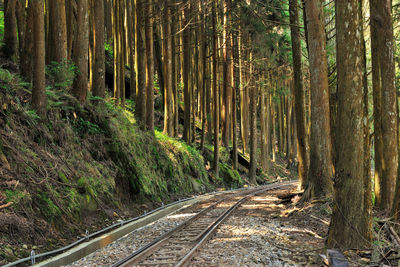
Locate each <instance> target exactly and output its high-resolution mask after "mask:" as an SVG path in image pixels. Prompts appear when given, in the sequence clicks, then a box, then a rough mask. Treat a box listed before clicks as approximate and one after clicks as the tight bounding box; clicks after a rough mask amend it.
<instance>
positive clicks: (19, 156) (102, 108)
mask: <svg viewBox="0 0 400 267" xmlns="http://www.w3.org/2000/svg"><path fill="white" fill-rule="evenodd" d="M28 88H29V85H28V84H25V83H23V82H22V81H21V80H20V79H19V78H18V77H17V76H15V75H12V74H10V73H9V72H7V71H5V70H3V69H0V205H3V204H7V203H12V204H11V205H10V206H8V207H6V208H2V209H0V265H1V264H2V263H5V262H8V261H12V260H15V259H16V258H20V257H23V256H27V255H28V253H29V252H30V248H31V247H32V246H37V247H38V250H39V252H40V251H43V250H45V249H49V248H51V247H53V246H54V247H55V246H60V245H62V244H65V243H67V242H69V241H70V240H71V239H73V238H75V237H76V236H78V235H80V234H82V233H83V232H84V231H85V230H86V229H89V230H92V227H93V229H94V228H96V227H101V226H103V225H106V224H109V223H111V222H112V221H113V220H114V221H115V220H117V219H119V218H121V217H126V216H133V215H136V214H137V213H139V210H140V209H142V210H143V209H146V208H149V209H150V208H152V207H150V206H149V205H151V204H148V203H152V201H168V200H173V199H174V198H176V197H177V196H179V195H185V194H187V193H191V192H194V191H197V192H200V191H206V190H209V189H212V188H213V187H215V186H216V185H217V183H218V181H217V182H216V181H213V180H212V179H211V180H210V179H209V175H208V173H207V171H206V168H205V162H204V159H203V157H202V156H201V155H200V153H199V152H198V151H197V150H196V149H194V148H192V147H189V146H187V145H186V144H185V143H183V142H181V141H179V140H177V139H173V138H170V137H167V136H165V135H163V134H162V133H161V132H159V131H156V132H155V134H152V133H149V132H145V131H142V130H140V129H139V127H138V125H137V124H136V122H135V119H134V116H133V113H132V110H131V109H129V107H130V106H131V105H129V104H131V103H128V105H127V107H128V108H120V107H116V106H115V105H113V103H112V102H111V100H110V101H108V100H103V99H98V98H93V97H89V100H88V102H87V104H86V105H85V106H81V105H79V103H77V102H76V100H75V99H74V98H73V97H71V96H70V95H69V94H68V93H66V92H65V90H56V89H51V88H49V89H48V90H47V96H48V114H47V117H46V118H39V117H38V116H37V115H36V113H35V112H34V111H33V110H31V109H30V105H29V102H30V91H29V90H28ZM239 178H240V177H239ZM239 178H237V179H239ZM227 181H229V179H228V180H227ZM238 181H239V180H238ZM219 182H220V185H223V184H224V183H223V180H220V181H219ZM235 183H236V181H235ZM237 185H239V184H237ZM146 203H147V204H146ZM139 205H142V206H143V205H147V206H146V207H141V206H139ZM16 247H19V248H20V249H15V248H16Z"/></svg>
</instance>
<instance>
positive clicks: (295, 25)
mask: <svg viewBox="0 0 400 267" xmlns="http://www.w3.org/2000/svg"><path fill="white" fill-rule="evenodd" d="M289 9H290V10H289V13H290V25H291V26H290V32H291V37H292V54H293V79H294V102H295V104H294V108H295V113H296V115H295V116H296V130H297V161H298V173H299V186H300V188H302V189H304V188H305V187H306V185H307V172H308V166H309V162H308V155H307V148H308V137H307V125H306V100H305V90H304V86H303V71H302V68H303V67H302V62H301V57H302V55H301V41H300V30H299V13H298V4H297V0H290V1H289Z"/></svg>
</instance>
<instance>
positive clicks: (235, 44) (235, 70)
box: [231, 31, 240, 170]
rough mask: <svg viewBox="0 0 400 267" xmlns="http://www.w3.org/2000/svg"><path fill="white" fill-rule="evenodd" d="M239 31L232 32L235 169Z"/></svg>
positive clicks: (235, 155)
mask: <svg viewBox="0 0 400 267" xmlns="http://www.w3.org/2000/svg"><path fill="white" fill-rule="evenodd" d="M238 34H239V32H237V31H234V32H233V33H232V53H231V55H232V64H231V66H232V75H233V85H234V87H233V88H232V131H233V135H232V139H233V141H232V146H233V147H232V150H233V152H232V163H233V164H232V165H233V169H235V170H236V169H237V168H238V167H239V166H238V165H239V164H238V136H237V107H238V103H237V100H236V98H237V96H238V92H239V90H240V77H239V75H240V69H239V51H238V50H239V43H238Z"/></svg>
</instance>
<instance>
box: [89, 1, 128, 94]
mask: <svg viewBox="0 0 400 267" xmlns="http://www.w3.org/2000/svg"><path fill="white" fill-rule="evenodd" d="M94 29H95V36H94V49H95V58H94V62H95V63H94V72H93V89H92V93H93V95H94V96H99V97H104V96H105V68H106V67H105V52H104V42H105V40H104V1H95V3H94ZM131 80H132V79H131Z"/></svg>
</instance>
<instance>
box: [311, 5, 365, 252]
mask: <svg viewBox="0 0 400 267" xmlns="http://www.w3.org/2000/svg"><path fill="white" fill-rule="evenodd" d="M359 8H361V7H360V6H359V3H358V0H347V1H345V0H338V1H336V22H337V70H338V125H337V146H338V147H337V149H336V151H337V153H338V156H337V159H338V161H337V173H336V177H335V205H334V208H333V214H332V220H331V224H330V228H329V236H328V246H329V247H337V248H341V249H344V248H362V247H369V246H370V245H371V239H372V220H371V210H370V207H366V206H365V205H364V203H365V200H364V197H365V195H366V194H365V190H366V188H365V185H364V123H363V116H364V115H363V101H362V96H363V77H362V74H363V70H362V58H363V56H362V53H361V41H362V40H361V33H360V31H361V29H362V27H361V23H362V21H361V18H360V16H359ZM310 50H311V49H310Z"/></svg>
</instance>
